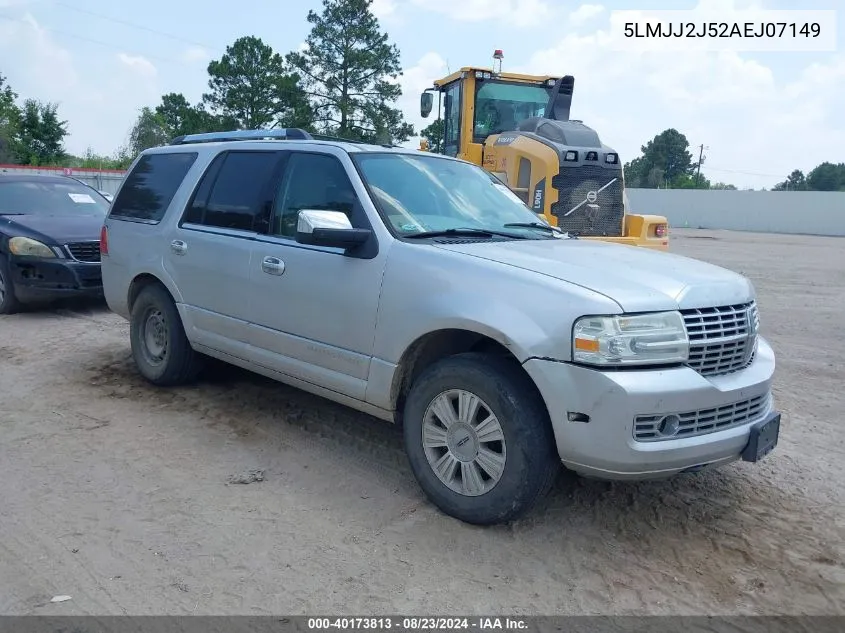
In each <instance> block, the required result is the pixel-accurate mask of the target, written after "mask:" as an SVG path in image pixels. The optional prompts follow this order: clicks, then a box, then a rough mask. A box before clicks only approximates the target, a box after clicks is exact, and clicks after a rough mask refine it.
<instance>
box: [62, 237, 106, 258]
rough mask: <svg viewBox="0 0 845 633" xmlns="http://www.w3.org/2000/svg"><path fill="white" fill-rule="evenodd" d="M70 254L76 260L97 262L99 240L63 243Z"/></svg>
mask: <svg viewBox="0 0 845 633" xmlns="http://www.w3.org/2000/svg"><path fill="white" fill-rule="evenodd" d="M65 248H66V249H67V251H68V253H70V256H71V257H73V258H74V259H75V260H76V261H78V262H86V263H97V262H99V261H100V242H99V241H95V242H72V243H70V244H65Z"/></svg>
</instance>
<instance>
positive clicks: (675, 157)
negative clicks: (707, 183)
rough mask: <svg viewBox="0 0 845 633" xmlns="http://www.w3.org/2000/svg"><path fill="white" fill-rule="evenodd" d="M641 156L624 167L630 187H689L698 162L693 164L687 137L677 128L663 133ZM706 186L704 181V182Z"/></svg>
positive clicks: (652, 141) (692, 183)
mask: <svg viewBox="0 0 845 633" xmlns="http://www.w3.org/2000/svg"><path fill="white" fill-rule="evenodd" d="M640 151H641V152H642V156H640V157H637V158H635V159H633V160H632V161H631V162H629V163H626V164H625V180H626V184H627V185H628V186H630V187H644V188H650V189H655V188H657V187H679V188H688V187H690V186H691V185H692V186H694V184H695V182H694V181H692V182H691V181H690V177H692V176H693V175H694V174H695V172H696V169H697V167H698V163H696V162H693V158H692V154H690V152H689V141H687V137H686V136H684V135H683V134H681V133H680V132H679V131H678V130H676V129H674V128H669V129H668V130H664V131H663V132H661V133H660V134H658V135H657V136H655V137H654V138H653V139H652V140H650V141H649V142H648V143H646V144H645V145H643V146H642V147H641V148H640ZM702 184H703V180H702Z"/></svg>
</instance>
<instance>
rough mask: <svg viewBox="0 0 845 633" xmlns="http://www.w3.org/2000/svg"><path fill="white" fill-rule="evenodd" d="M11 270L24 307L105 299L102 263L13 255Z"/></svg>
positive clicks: (19, 298) (10, 262) (17, 295)
mask: <svg viewBox="0 0 845 633" xmlns="http://www.w3.org/2000/svg"><path fill="white" fill-rule="evenodd" d="M9 268H10V270H11V276H12V282H13V284H14V288H15V296H16V297H17V298H18V301H20V302H21V303H33V302H37V301H51V300H54V299H63V298H72V297H97V298H99V297H102V295H103V278H102V275H101V273H100V264H99V263H87V262H78V261H75V260H72V259H61V258H55V259H41V258H37V257H17V256H15V255H12V256H11V257H10V259H9Z"/></svg>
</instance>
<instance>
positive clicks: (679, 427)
mask: <svg viewBox="0 0 845 633" xmlns="http://www.w3.org/2000/svg"><path fill="white" fill-rule="evenodd" d="M770 405H771V394H769V393H767V394H764V395H762V396H756V397H754V398H750V399H748V400H741V401H740V402H734V403H733V404H726V405H724V406H721V407H714V408H711V409H701V410H699V411H688V412H686V413H676V414H670V415H666V414H658V415H638V416H637V417H635V418H634V439H636V440H637V441H638V442H658V441H661V440H676V439H679V438H682V437H695V436H696V435H705V434H707V433H715V432H716V431H724V430H726V429H731V428H733V427H735V426H740V425H742V424H751V423H752V422H756V421H757V420H759V419H761V418H762V417H763V416H764V415H765V414H766V413H767V411H768V410H769V407H770Z"/></svg>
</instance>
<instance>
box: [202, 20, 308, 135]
mask: <svg viewBox="0 0 845 633" xmlns="http://www.w3.org/2000/svg"><path fill="white" fill-rule="evenodd" d="M208 75H209V80H208V86H209V88H210V92H209V93H207V94H205V95H203V102H204V103H205V104H206V105H208V106H209V107H210V108H211V110H212V112H213V113H214V114H215V115H218V116H220V117H226V118H228V119H229V120H230V121H231V122H234V123H236V124H237V126H236V127H237V128H242V129H249V130H251V129H261V128H266V127H275V126H279V127H308V126H309V125H310V124H311V112H310V108H309V107H308V100H307V98H306V97H305V93H304V91H303V90H302V88H301V87H300V86H299V77H298V76H297V75H296V74H295V73H290V72H288V71H287V69H286V67H285V63H284V59H283V58H282V56H281V55H279V54H278V53H275V52H274V51H273V49H272V47H270V46H269V45H267V44H265V43H264V42H263V41H262V40H261V39H260V38H258V37H254V36H247V37H241V38H239V39H237V40H235V42H234V43H233V44H232V45H231V46H227V47H226V53H225V54H224V55H223V56H222V57H221V58H220V59H219V60H215V61H212V62H211V63H209V64H208Z"/></svg>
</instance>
